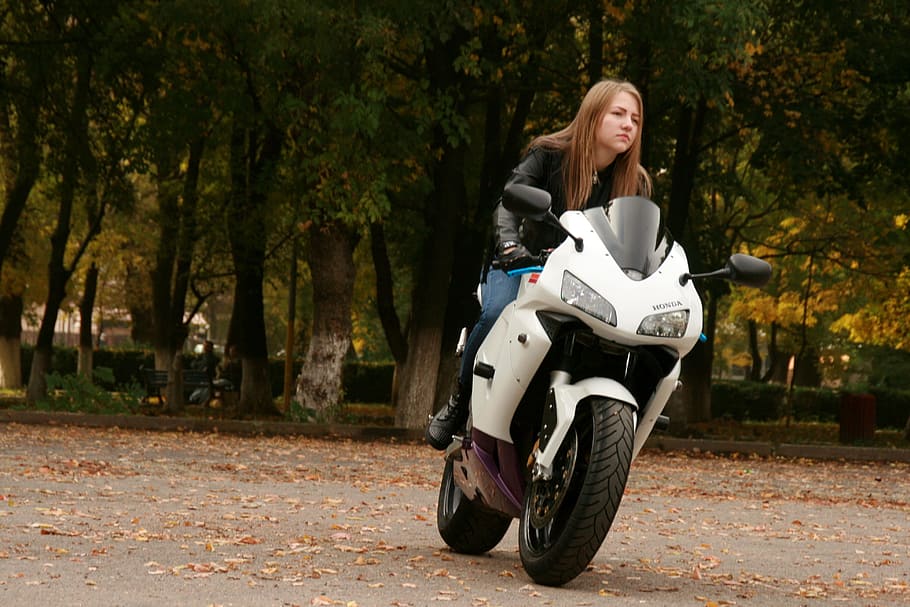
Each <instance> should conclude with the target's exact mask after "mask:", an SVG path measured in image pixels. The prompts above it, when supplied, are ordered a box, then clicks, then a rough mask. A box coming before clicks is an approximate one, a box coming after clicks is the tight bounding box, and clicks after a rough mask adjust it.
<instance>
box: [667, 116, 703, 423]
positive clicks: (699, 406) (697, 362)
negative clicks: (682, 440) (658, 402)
mask: <svg viewBox="0 0 910 607" xmlns="http://www.w3.org/2000/svg"><path fill="white" fill-rule="evenodd" d="M706 112H707V105H706V104H705V103H704V101H702V102H700V103H699V104H698V107H696V108H689V107H684V108H681V109H680V114H679V116H678V118H677V138H676V148H675V151H674V156H673V170H672V183H671V186H670V212H669V217H668V220H667V227H668V228H669V230H670V233H671V234H673V235H674V236H675V237H676V238H677V239H678V240H680V241H681V242H683V243H684V245H685V246H686V248H687V253H688V254H689V255H688V257H689V260H690V262H695V261H696V260H697V259H699V258H700V257H701V256H700V254H699V252H698V249H697V243H696V241H695V239H694V238H689V237H688V229H687V228H688V221H689V205H690V202H691V199H692V192H693V190H694V188H695V173H696V169H697V167H698V157H699V145H700V142H701V136H702V132H703V130H704V123H705V120H704V119H705V114H706ZM693 269H697V268H693ZM710 343H711V339H710V336H709V340H708V344H710ZM708 344H698V345H696V346H695V348H694V349H693V350H692V352H690V353H689V355H688V356H687V357H686V358H685V359H684V360H683V365H682V373H681V378H682V381H683V386H684V387H685V388H684V390H683V391H682V392H681V393H680V395H679V397H678V398H677V400H678V401H679V404H680V406H682V407H683V408H685V410H686V412H687V413H686V414H685V416H684V417H685V418H686V419H687V421H688V422H698V421H703V420H705V419H710V418H711V359H712V354H713V352H712V351H710V349H709V348H708V347H706V346H708Z"/></svg>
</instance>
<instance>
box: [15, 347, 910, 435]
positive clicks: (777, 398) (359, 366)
mask: <svg viewBox="0 0 910 607" xmlns="http://www.w3.org/2000/svg"><path fill="white" fill-rule="evenodd" d="M195 358H196V356H194V355H188V356H187V361H186V364H187V365H191V364H192V362H193V360H195ZM31 360H32V348H31V347H28V346H23V348H22V374H23V382H25V381H27V379H28V373H29V369H30V367H31ZM76 360H77V351H76V349H75V348H54V358H53V361H52V365H51V366H52V369H53V370H54V371H55V372H56V373H59V374H61V375H67V374H71V373H75V372H76ZM154 364H155V360H154V356H153V355H152V354H151V353H149V352H147V351H142V350H97V351H95V354H94V365H95V366H96V367H108V368H110V369H111V370H112V371H113V375H114V378H115V382H116V385H117V386H129V385H131V384H132V385H141V383H142V382H141V379H140V373H139V369H140V368H141V367H143V366H144V367H149V368H151V367H153V366H154ZM299 372H300V363H299V362H298V363H295V365H294V376H295V377H296V376H297V374H298V373H299ZM394 372H395V365H394V364H393V363H363V362H356V361H353V362H349V363H347V364H345V366H344V372H343V377H342V386H343V389H344V395H345V396H344V400H345V402H349V403H383V404H387V403H390V402H391V400H392V396H391V395H392V378H393V375H394ZM269 380H270V382H271V385H272V394H273V396H275V397H278V396H280V395H281V394H282V391H283V385H284V361H283V360H278V359H274V360H271V361H270V363H269ZM108 387H109V388H111V387H112V386H108ZM864 392H866V393H869V394H872V395H873V396H874V397H875V414H876V415H875V418H876V426H877V427H879V428H903V427H904V425H905V424H906V422H907V417H908V415H910V391H904V390H891V389H886V388H874V387H872V388H868V389H865V390H864ZM842 394H843V392H841V391H836V390H831V389H827V388H805V387H801V386H796V387H795V388H794V390H793V399H792V406H793V409H792V415H793V418H794V419H795V420H797V421H820V422H836V421H838V419H839V416H840V407H841V397H842ZM786 414H787V388H786V386H784V385H781V384H765V383H759V382H749V381H739V380H737V381H730V380H715V381H713V382H712V389H711V415H712V417H714V418H730V419H735V420H740V421H745V420H751V421H772V420H777V419H781V418H782V417H784V416H785V415H786Z"/></svg>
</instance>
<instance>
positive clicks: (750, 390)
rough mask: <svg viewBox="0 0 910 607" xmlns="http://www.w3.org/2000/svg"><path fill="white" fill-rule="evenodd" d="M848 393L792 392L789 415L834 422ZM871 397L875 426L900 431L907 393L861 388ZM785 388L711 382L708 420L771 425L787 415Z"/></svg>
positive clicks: (908, 408) (909, 412)
mask: <svg viewBox="0 0 910 607" xmlns="http://www.w3.org/2000/svg"><path fill="white" fill-rule="evenodd" d="M851 392H852V391H850V390H846V391H844V390H831V389H828V388H806V387H802V386H795V387H794V388H793V398H792V411H791V412H790V413H791V415H792V416H793V418H794V419H795V420H797V421H820V422H836V421H838V420H839V418H840V409H841V398H842V396H843V395H844V394H845V393H851ZM862 392H864V393H867V394H871V395H872V396H874V397H875V425H876V427H878V428H903V427H904V425H905V424H906V423H907V417H908V416H910V391H906V390H892V389H887V388H875V387H870V388H865V389H863V390H862ZM787 413H788V411H787V387H786V386H784V385H782V384H764V383H759V382H750V381H739V380H737V381H730V380H714V381H713V382H712V384H711V416H712V417H714V418H724V417H727V418H730V419H735V420H751V421H772V420H777V419H781V418H783V417H784V416H785V415H787Z"/></svg>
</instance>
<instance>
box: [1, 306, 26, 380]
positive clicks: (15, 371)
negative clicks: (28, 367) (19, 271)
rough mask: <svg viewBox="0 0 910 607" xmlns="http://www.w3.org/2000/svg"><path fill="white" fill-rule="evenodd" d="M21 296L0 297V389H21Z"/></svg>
mask: <svg viewBox="0 0 910 607" xmlns="http://www.w3.org/2000/svg"><path fill="white" fill-rule="evenodd" d="M22 309H23V305H22V296H21V295H3V296H2V297H0V388H7V389H9V388H21V387H22Z"/></svg>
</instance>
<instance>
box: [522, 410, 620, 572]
mask: <svg viewBox="0 0 910 607" xmlns="http://www.w3.org/2000/svg"><path fill="white" fill-rule="evenodd" d="M586 402H587V405H588V406H580V407H579V408H578V411H577V413H576V417H575V421H574V423H573V424H572V428H571V429H570V431H569V435H568V436H567V437H566V439H565V440H564V442H563V445H562V446H561V447H560V451H559V453H558V454H557V456H556V460H555V461H554V473H553V478H552V479H551V480H549V481H533V482H531V483H530V485H529V486H528V489H527V491H526V493H525V502H524V507H523V508H522V513H521V521H520V523H519V532H518V544H519V552H520V554H521V562H522V563H523V565H524V568H525V571H527V572H528V575H530V576H531V578H532V579H533V580H534V581H535V582H537V583H539V584H545V585H548V586H561V585H563V584H565V583H567V582H569V581H571V580H573V579H575V577H577V576H578V575H579V574H580V573H581V572H582V571H584V570H585V568H586V567H587V566H588V564H589V563H590V562H591V560H592V559H593V558H594V555H595V554H597V551H598V550H599V549H600V545H601V544H602V543H603V541H604V539H605V538H606V537H607V532H608V531H609V530H610V526H611V525H612V524H613V519H614V518H615V517H616V512H617V510H618V509H619V503H620V501H621V500H622V496H623V492H624V491H625V487H626V480H627V479H628V476H629V467H630V466H631V463H632V444H633V438H634V413H633V411H632V408H631V407H630V406H629V405H627V404H625V403H622V402H619V401H615V400H609V399H604V398H592V399H589V400H588V401H586Z"/></svg>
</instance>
